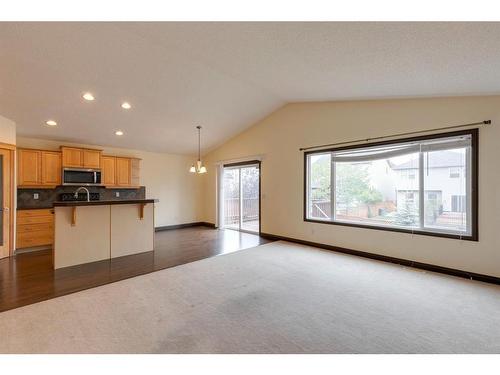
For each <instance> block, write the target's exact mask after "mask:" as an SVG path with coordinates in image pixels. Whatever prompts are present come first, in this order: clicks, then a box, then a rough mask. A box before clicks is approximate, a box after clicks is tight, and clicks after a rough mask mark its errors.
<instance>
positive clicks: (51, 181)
mask: <svg viewBox="0 0 500 375" xmlns="http://www.w3.org/2000/svg"><path fill="white" fill-rule="evenodd" d="M61 174H62V168H61V153H60V152H53V151H42V185H61Z"/></svg>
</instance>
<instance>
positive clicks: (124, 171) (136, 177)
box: [101, 155, 141, 188]
mask: <svg viewBox="0 0 500 375" xmlns="http://www.w3.org/2000/svg"><path fill="white" fill-rule="evenodd" d="M140 161H141V159H137V158H127V157H122V156H108V155H106V156H102V157H101V166H102V169H101V170H102V174H103V178H102V180H103V184H104V185H105V186H106V187H110V188H112V187H115V188H116V187H122V188H125V187H129V188H137V187H139V184H140Z"/></svg>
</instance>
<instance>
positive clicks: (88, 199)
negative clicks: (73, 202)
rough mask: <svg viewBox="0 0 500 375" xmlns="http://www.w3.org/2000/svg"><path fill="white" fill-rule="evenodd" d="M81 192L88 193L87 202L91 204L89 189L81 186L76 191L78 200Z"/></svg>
mask: <svg viewBox="0 0 500 375" xmlns="http://www.w3.org/2000/svg"><path fill="white" fill-rule="evenodd" d="M80 190H85V191H86V192H87V202H90V192H89V189H87V188H86V187H84V186H80V187H79V188H78V189H76V191H75V198H76V199H78V193H79V192H80Z"/></svg>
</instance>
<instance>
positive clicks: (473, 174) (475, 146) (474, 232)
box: [303, 128, 479, 241]
mask: <svg viewBox="0 0 500 375" xmlns="http://www.w3.org/2000/svg"><path fill="white" fill-rule="evenodd" d="M461 135H470V136H471V152H470V154H471V155H470V158H471V160H470V171H468V172H467V174H470V194H471V198H470V204H471V209H470V213H471V218H470V220H471V227H470V228H471V233H470V234H464V235H462V234H454V233H443V232H439V231H429V230H421V229H407V228H399V227H385V226H378V225H369V224H359V223H350V222H343V221H333V218H332V219H330V220H321V219H314V218H308V217H307V211H308V210H307V208H308V207H307V206H308V179H309V173H310V171H309V168H308V160H307V159H308V156H309V155H312V154H321V153H325V152H338V151H345V150H354V149H360V148H366V147H372V146H384V145H391V144H399V143H404V142H415V141H425V140H431V139H436V138H446V137H454V136H461ZM303 167H304V170H303V175H304V186H303V188H304V195H303V220H304V222H309V223H318V224H329V225H340V226H346V227H353V228H362V229H375V230H380V231H389V232H399V233H409V234H419V235H424V236H432V237H443V238H451V239H459V240H466V241H479V228H478V216H479V215H478V214H479V212H478V208H479V207H478V205H479V193H478V181H479V129H477V128H474V129H467V130H460V131H454V132H446V133H436V134H431V135H424V136H418V137H410V138H399V139H394V140H388V141H380V142H370V143H364V144H356V145H352V146H342V147H334V148H325V149H319V150H313V151H306V152H304V164H303ZM331 168H332V172H331V173H332V174H331V179H332V181H333V180H335V173H334V163H332V166H331ZM422 172H423V171H421V173H422ZM468 183H469V182H468ZM419 184H420V185H422V188H423V184H424V182H423V180H422V181H419ZM330 186H331V189H335V185H334V184H331V185H330ZM332 207H333V208H335V203H334V202H332ZM332 215H333V213H332ZM422 217H423V216H422Z"/></svg>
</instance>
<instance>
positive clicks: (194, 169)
mask: <svg viewBox="0 0 500 375" xmlns="http://www.w3.org/2000/svg"><path fill="white" fill-rule="evenodd" d="M196 129H198V160H197V161H196V165H195V164H193V165H192V166H191V168H189V172H191V173H207V168H206V167H205V166H204V165H203V163H202V162H201V151H200V149H201V135H200V133H201V126H199V125H198V126H197V127H196Z"/></svg>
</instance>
